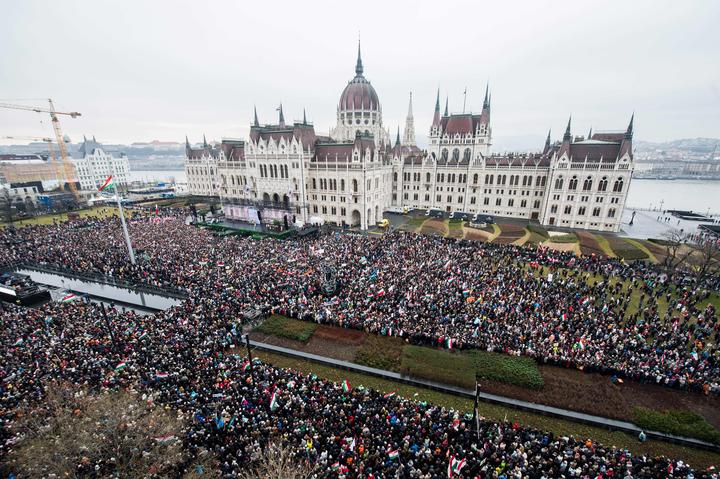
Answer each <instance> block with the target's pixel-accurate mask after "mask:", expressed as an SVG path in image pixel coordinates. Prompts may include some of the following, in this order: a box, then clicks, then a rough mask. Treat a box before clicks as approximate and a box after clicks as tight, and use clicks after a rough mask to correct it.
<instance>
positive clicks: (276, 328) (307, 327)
mask: <svg viewBox="0 0 720 479" xmlns="http://www.w3.org/2000/svg"><path fill="white" fill-rule="evenodd" d="M316 328H317V323H311V322H309V321H298V320H296V319H290V318H286V317H285V316H280V315H277V314H274V315H272V316H270V317H269V318H268V319H266V320H265V321H264V322H263V323H262V324H261V325H260V326H258V327H256V328H255V331H258V332H260V333H265V334H272V335H273V336H281V337H283V338H288V339H294V340H295V341H302V342H306V341H307V340H309V339H310V338H311V337H312V335H313V334H314V333H315V329H316Z"/></svg>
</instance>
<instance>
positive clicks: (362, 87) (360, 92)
mask: <svg viewBox="0 0 720 479" xmlns="http://www.w3.org/2000/svg"><path fill="white" fill-rule="evenodd" d="M339 107H340V110H374V111H378V110H380V100H378V96H377V93H376V92H375V88H373V86H372V85H371V84H370V82H369V81H367V80H366V79H365V77H363V76H362V75H358V76H356V77H355V78H353V79H352V81H351V82H350V83H348V85H347V86H346V87H345V89H344V90H343V92H342V95H340V105H339Z"/></svg>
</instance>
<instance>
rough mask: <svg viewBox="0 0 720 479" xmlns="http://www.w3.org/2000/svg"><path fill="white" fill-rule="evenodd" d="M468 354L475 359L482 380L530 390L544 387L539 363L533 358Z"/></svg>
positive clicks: (477, 352) (472, 352) (486, 353)
mask: <svg viewBox="0 0 720 479" xmlns="http://www.w3.org/2000/svg"><path fill="white" fill-rule="evenodd" d="M468 354H469V355H471V356H472V357H473V359H474V362H475V370H476V372H477V375H478V376H479V377H481V378H485V379H489V380H491V381H500V382H504V383H509V384H514V385H516V386H522V387H526V388H530V389H542V387H543V385H544V381H543V378H542V375H541V374H540V370H538V367H537V363H536V362H535V361H534V360H533V359H532V358H528V357H525V356H520V357H518V356H508V355H507V354H500V353H491V352H487V351H479V350H475V351H471V352H469V353H468Z"/></svg>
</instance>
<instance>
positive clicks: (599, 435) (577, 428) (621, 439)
mask: <svg viewBox="0 0 720 479" xmlns="http://www.w3.org/2000/svg"><path fill="white" fill-rule="evenodd" d="M255 355H256V356H257V357H259V358H260V359H262V360H264V361H267V362H268V363H271V364H273V365H275V366H278V367H282V368H290V369H293V370H296V371H300V372H302V373H304V374H310V373H314V374H317V375H318V376H319V377H321V378H324V379H329V380H331V381H336V382H340V381H343V380H345V379H347V380H348V381H349V382H350V385H351V386H352V387H357V386H359V385H363V386H365V387H370V388H373V389H376V390H378V391H382V392H386V393H387V392H396V393H397V394H398V395H399V396H401V397H406V398H410V399H415V400H417V401H428V402H430V403H432V404H436V405H438V406H443V407H446V408H451V409H455V410H459V411H466V412H470V411H471V410H472V400H471V399H465V398H461V397H457V396H453V395H450V394H444V393H440V392H437V391H433V390H431V389H425V388H418V387H414V386H409V385H406V384H402V383H396V382H393V381H388V380H385V379H380V378H376V377H373V376H367V375H364V374H360V373H354V372H350V371H345V370H342V369H336V368H332V367H329V366H324V365H321V364H317V363H313V362H310V361H305V360H302V359H297V358H291V357H288V356H282V355H279V354H272V353H267V352H264V351H257V352H256V353H255ZM479 412H480V415H482V416H484V417H486V418H489V419H492V420H496V421H503V420H507V421H513V422H514V421H517V422H519V423H520V424H522V425H526V426H530V427H535V428H538V429H541V430H543V431H551V432H553V433H554V434H556V435H561V436H573V437H576V438H581V439H586V438H591V439H592V440H594V441H599V442H601V443H602V444H604V445H606V446H616V447H620V448H627V449H629V450H630V451H632V452H633V453H635V454H648V455H651V456H656V455H665V456H668V457H672V458H676V459H682V460H684V461H686V462H688V463H689V464H690V465H692V466H693V467H697V468H706V467H709V466H711V465H718V464H720V454H717V453H713V452H709V451H703V450H699V449H692V448H689V447H683V446H678V445H676V444H671V443H666V442H662V441H655V440H649V441H647V442H645V443H640V442H639V441H638V440H637V438H636V437H635V436H633V435H630V434H625V433H622V432H612V431H608V430H606V429H604V428H596V427H592V426H586V425H584V424H579V423H575V422H571V421H566V420H563V419H556V418H553V417H549V416H543V415H540V414H533V413H528V412H524V411H521V410H517V409H510V408H504V407H502V406H499V405H495V404H490V403H484V402H480V404H479Z"/></svg>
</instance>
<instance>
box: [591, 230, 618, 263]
mask: <svg viewBox="0 0 720 479" xmlns="http://www.w3.org/2000/svg"><path fill="white" fill-rule="evenodd" d="M595 239H596V240H597V242H598V244H599V245H600V248H601V249H602V250H603V253H605V256H607V257H609V258H615V252H614V251H613V250H612V248H611V247H610V243H608V240H607V238H605V237H604V236H603V235H598V234H596V235H595Z"/></svg>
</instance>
